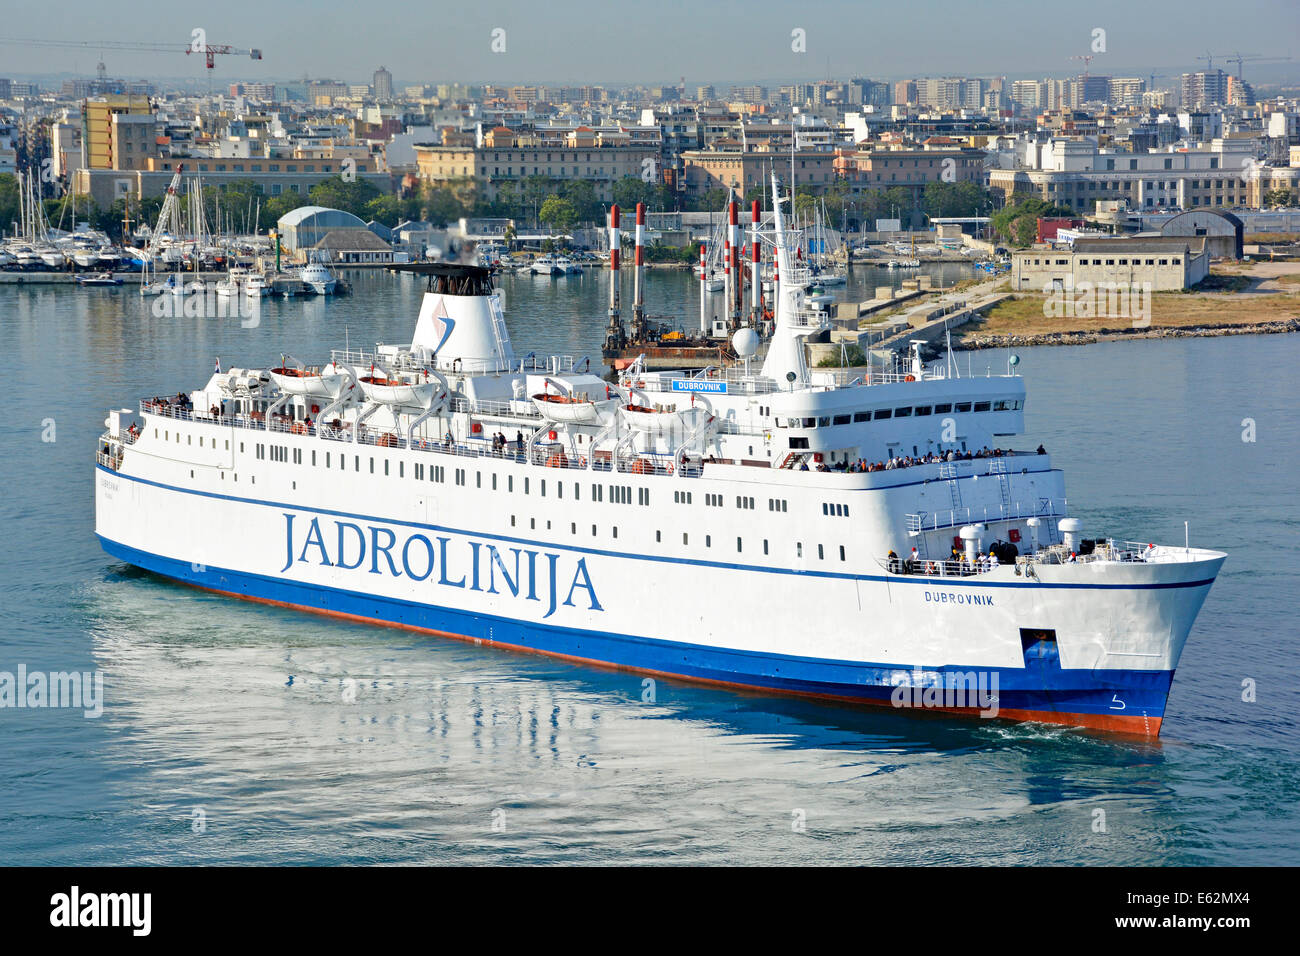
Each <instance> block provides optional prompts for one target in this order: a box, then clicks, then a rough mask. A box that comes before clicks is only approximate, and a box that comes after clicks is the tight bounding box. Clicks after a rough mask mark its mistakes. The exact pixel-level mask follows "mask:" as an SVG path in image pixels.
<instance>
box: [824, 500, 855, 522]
mask: <svg viewBox="0 0 1300 956" xmlns="http://www.w3.org/2000/svg"><path fill="white" fill-rule="evenodd" d="M822 514H824V515H826V516H827V517H830V518H847V517H848V516H849V506H848V505H840V504H835V503H833V502H829V501H823V502H822Z"/></svg>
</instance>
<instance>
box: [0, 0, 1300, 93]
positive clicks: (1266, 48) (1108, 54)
mask: <svg viewBox="0 0 1300 956" xmlns="http://www.w3.org/2000/svg"><path fill="white" fill-rule="evenodd" d="M0 14H2V15H0V76H16V75H23V74H57V73H63V72H68V73H73V72H76V73H80V74H84V75H90V74H93V72H94V68H95V64H96V62H97V61H98V60H99V59H100V57H101V56H102V57H103V58H104V60H105V63H106V64H107V66H108V72H109V74H110V75H111V76H122V77H127V78H141V77H176V76H193V77H201V76H203V74H204V70H203V68H202V61H201V58H200V57H197V56H190V57H186V56H183V55H181V54H179V53H170V52H127V51H123V50H113V49H103V50H101V49H100V48H98V47H96V46H88V47H85V48H77V49H68V48H54V47H43V46H34V45H27V44H22V43H15V42H12V39H13V38H19V39H26V38H35V39H53V40H93V41H96V42H99V41H105V40H114V41H128V42H129V41H135V42H154V43H177V44H182V43H188V42H189V41H190V37H191V31H192V30H193V29H195V28H202V29H204V30H206V35H207V40H208V42H210V43H214V44H216V43H225V44H230V45H232V46H236V47H240V48H248V47H260V48H261V49H262V51H263V55H264V59H263V60H262V61H261V62H260V63H254V62H250V61H249V60H248V59H247V58H241V57H235V56H224V57H218V58H217V68H216V69H215V70H214V71H213V75H212V81H213V84H214V85H221V84H223V83H228V82H230V81H232V80H236V79H281V80H284V79H301V78H302V76H303V75H304V74H308V75H310V76H312V77H331V78H335V79H341V80H345V81H350V82H368V81H369V79H370V74H371V73H372V72H373V71H374V69H375V68H376V67H378V66H379V65H380V64H384V65H386V66H387V67H388V68H389V69H390V70H391V71H392V72H393V74H394V79H395V82H396V84H397V85H398V87H399V88H400V87H401V86H404V85H408V84H412V83H437V82H450V81H461V82H469V83H481V82H500V83H511V82H525V81H531V82H540V83H610V84H619V83H638V82H642V83H654V84H659V83H673V82H677V81H678V79H679V78H680V77H682V76H685V78H686V82H687V84H688V85H691V86H694V85H697V84H699V83H708V82H713V83H723V84H725V83H730V82H764V81H768V82H775V81H785V82H788V81H791V80H816V79H824V78H826V77H827V76H834V77H838V78H847V77H848V76H851V75H865V76H875V77H881V78H891V77H899V76H906V75H930V76H941V75H945V74H957V75H963V74H965V75H983V76H992V75H1022V74H1030V75H1035V76H1037V75H1049V74H1052V75H1067V74H1070V73H1077V72H1081V71H1082V68H1083V62H1082V61H1079V60H1075V61H1071V60H1070V59H1069V57H1070V56H1072V55H1078V54H1087V53H1090V52H1092V50H1093V48H1094V45H1101V44H1103V43H1104V49H1105V52H1103V53H1098V54H1097V55H1096V57H1095V59H1093V61H1092V64H1091V70H1092V72H1094V73H1107V74H1112V75H1139V74H1145V73H1150V72H1153V71H1154V72H1157V73H1169V72H1174V71H1175V70H1174V68H1179V67H1181V68H1193V67H1195V66H1196V65H1197V63H1196V57H1197V56H1198V55H1202V54H1204V53H1205V52H1206V50H1207V48H1208V49H1209V50H1210V51H1211V52H1213V53H1215V54H1231V53H1233V52H1235V51H1240V52H1242V53H1244V54H1264V55H1268V56H1286V55H1289V54H1290V53H1291V52H1292V50H1295V47H1296V43H1295V41H1296V38H1297V37H1300V3H1297V2H1296V0H1233V2H1231V3H1224V2H1222V0H1177V2H1175V0H1089V2H1086V3H1079V2H1069V3H1065V2H1056V0H911V2H909V0H896V2H890V3H875V2H870V0H866V2H841V0H800V2H797V3H790V2H774V0H746V2H744V3H740V2H722V3H709V2H696V3H689V4H688V3H679V2H674V0H649V2H644V3H635V4H632V3H626V2H618V0H605V2H593V0H569V2H564V0H561V2H547V0H526V2H513V0H512V2H492V0H469V2H463V3H455V4H447V3H439V2H432V3H430V2H426V3H416V4H407V3H377V2H360V0H309V2H301V3H300V2H293V0H290V2H273V0H270V2H268V0H256V2H254V0H223V2H222V3H220V4H210V5H199V4H178V3H176V2H175V0H170V2H162V0H125V2H122V0H119V2H104V0H57V2H50V3H41V2H37V0H0ZM498 29H499V30H503V31H505V32H504V36H502V35H500V34H498V35H497V36H498V40H497V45H498V46H500V45H501V43H502V42H504V47H505V49H504V52H494V51H493V48H492V47H493V31H494V30H498ZM795 30H802V31H805V33H804V37H805V49H806V52H802V53H800V52H794V51H793V50H792V45H794V44H795V43H796V39H795V38H792V32H793V31H795ZM1096 30H1103V31H1105V32H1104V35H1100V34H1099V35H1098V36H1097V38H1096V39H1094V31H1096ZM1295 55H1296V57H1297V59H1296V60H1295V62H1294V63H1293V64H1280V65H1277V64H1274V65H1269V66H1267V67H1265V65H1264V64H1258V65H1254V66H1252V64H1251V63H1250V62H1247V63H1246V67H1245V77H1246V79H1247V80H1249V79H1251V77H1252V75H1256V76H1261V75H1264V70H1265V69H1267V70H1268V73H1269V74H1270V75H1274V76H1275V75H1277V72H1278V70H1279V67H1280V68H1281V69H1283V70H1285V73H1286V75H1288V76H1296V77H1300V51H1296V53H1295ZM1215 65H1216V66H1223V67H1224V68H1225V69H1232V70H1234V71H1235V69H1236V67H1235V64H1234V65H1232V66H1231V67H1230V66H1229V65H1228V63H1227V62H1220V61H1219V60H1218V59H1216V61H1215Z"/></svg>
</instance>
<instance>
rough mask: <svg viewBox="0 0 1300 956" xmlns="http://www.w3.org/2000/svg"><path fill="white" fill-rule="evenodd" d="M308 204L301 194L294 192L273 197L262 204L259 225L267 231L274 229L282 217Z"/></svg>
mask: <svg viewBox="0 0 1300 956" xmlns="http://www.w3.org/2000/svg"><path fill="white" fill-rule="evenodd" d="M306 203H307V200H306V199H304V198H303V197H302V195H301V194H299V193H296V192H292V191H290V192H287V193H281V194H280V195H278V196H272V197H271V198H270V199H267V200H266V201H265V202H263V203H262V215H261V222H260V223H259V224H258V225H260V226H261V228H263V229H266V230H271V229H274V228H275V227H276V223H278V222H279V221H280V218H281V217H282V216H284V215H285V214H286V213H288V212H290V211H291V210H294V209H297V208H298V207H299V206H303V205H306Z"/></svg>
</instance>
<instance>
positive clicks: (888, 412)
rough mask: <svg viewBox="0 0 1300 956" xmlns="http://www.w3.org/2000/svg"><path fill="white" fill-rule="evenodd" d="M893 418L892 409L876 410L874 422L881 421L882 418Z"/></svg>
mask: <svg viewBox="0 0 1300 956" xmlns="http://www.w3.org/2000/svg"><path fill="white" fill-rule="evenodd" d="M893 417H894V410H893V409H892V408H877V409H876V421H880V420H881V419H884V418H893Z"/></svg>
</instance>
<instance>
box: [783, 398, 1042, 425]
mask: <svg viewBox="0 0 1300 956" xmlns="http://www.w3.org/2000/svg"><path fill="white" fill-rule="evenodd" d="M1022 407H1023V402H1021V401H1020V400H1019V399H1003V400H999V401H996V402H994V401H989V402H955V403H952V402H945V403H941V404H938V405H904V406H902V407H899V408H877V409H875V411H874V412H854V413H853V415H852V421H853V422H869V421H877V422H879V421H884V420H885V419H890V418H912V417H918V418H919V417H923V416H926V415H949V414H952V413H954V412H958V413H960V412H987V411H994V412H1010V411H1017V410H1019V409H1020V408H1022ZM849 423H850V416H848V415H835V416H826V415H822V416H820V417H817V418H778V419H776V427H777V428H827V427H830V426H832V425H847V424H849Z"/></svg>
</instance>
